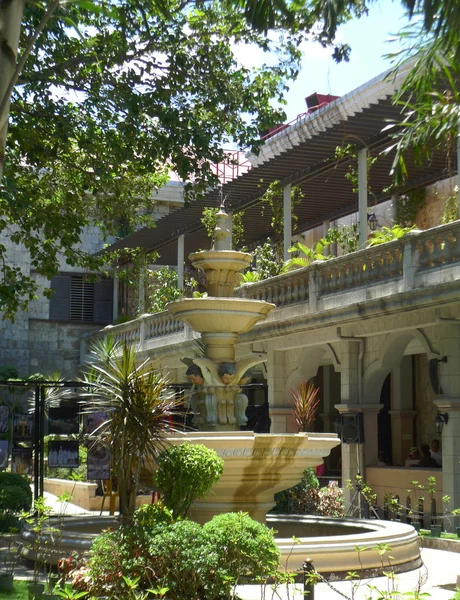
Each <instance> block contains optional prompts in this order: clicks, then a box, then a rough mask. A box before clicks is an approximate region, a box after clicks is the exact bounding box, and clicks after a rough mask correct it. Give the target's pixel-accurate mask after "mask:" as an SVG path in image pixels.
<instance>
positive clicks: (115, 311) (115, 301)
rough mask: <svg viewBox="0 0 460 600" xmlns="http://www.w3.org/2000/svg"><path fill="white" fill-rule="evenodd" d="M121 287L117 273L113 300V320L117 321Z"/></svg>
mask: <svg viewBox="0 0 460 600" xmlns="http://www.w3.org/2000/svg"><path fill="white" fill-rule="evenodd" d="M119 289H120V279H119V277H118V275H117V273H115V276H114V278H113V300H112V303H113V304H112V322H113V323H115V322H116V320H117V319H118V292H119Z"/></svg>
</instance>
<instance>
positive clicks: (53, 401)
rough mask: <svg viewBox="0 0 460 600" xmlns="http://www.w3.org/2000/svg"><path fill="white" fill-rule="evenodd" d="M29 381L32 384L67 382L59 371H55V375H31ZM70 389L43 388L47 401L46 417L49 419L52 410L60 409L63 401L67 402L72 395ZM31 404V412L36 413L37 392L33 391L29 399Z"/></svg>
mask: <svg viewBox="0 0 460 600" xmlns="http://www.w3.org/2000/svg"><path fill="white" fill-rule="evenodd" d="M27 381H30V382H31V383H35V382H38V383H40V382H43V381H47V382H56V383H58V384H59V383H64V382H65V381H66V379H65V377H63V376H62V375H61V374H60V373H59V371H53V373H49V374H44V373H33V374H32V375H29V377H28V378H27ZM70 391H71V390H70V388H68V387H63V386H60V385H57V386H56V387H49V386H46V387H43V388H42V393H43V395H44V399H45V415H46V417H48V412H49V409H50V408H58V407H59V406H60V405H61V401H62V400H65V399H66V398H68V397H69V395H70ZM28 404H29V412H30V413H33V412H35V391H34V390H31V391H30V393H29V398H28Z"/></svg>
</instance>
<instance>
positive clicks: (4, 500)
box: [0, 485, 30, 513]
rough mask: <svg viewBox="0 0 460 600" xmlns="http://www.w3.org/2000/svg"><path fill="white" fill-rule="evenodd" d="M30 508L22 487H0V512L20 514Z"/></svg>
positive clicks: (27, 496) (28, 498) (27, 497)
mask: <svg viewBox="0 0 460 600" xmlns="http://www.w3.org/2000/svg"><path fill="white" fill-rule="evenodd" d="M29 508H30V496H29V494H28V493H27V492H26V490H24V488H23V487H20V486H18V485H5V486H1V487H0V511H2V512H10V513H20V512H21V511H22V510H28V509H29Z"/></svg>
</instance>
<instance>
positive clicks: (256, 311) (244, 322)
mask: <svg viewBox="0 0 460 600" xmlns="http://www.w3.org/2000/svg"><path fill="white" fill-rule="evenodd" d="M275 308H276V306H275V305H274V304H270V303H268V302H264V301H262V300H247V299H245V298H183V299H182V300H176V301H175V302H170V303H169V304H168V306H167V310H168V311H169V312H170V313H172V314H173V315H174V317H175V318H176V319H178V320H179V321H185V322H186V323H187V324H188V325H190V327H191V328H192V329H194V330H195V331H198V332H199V333H229V334H238V333H245V332H246V331H249V330H250V329H252V327H254V325H256V323H258V322H259V321H262V320H263V319H265V318H266V317H267V315H269V314H270V313H271V311H272V310H274V309H275Z"/></svg>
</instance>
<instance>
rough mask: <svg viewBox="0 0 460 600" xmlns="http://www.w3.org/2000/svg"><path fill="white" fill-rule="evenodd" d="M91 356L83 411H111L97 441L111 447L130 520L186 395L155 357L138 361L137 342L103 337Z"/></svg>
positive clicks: (123, 507) (123, 519)
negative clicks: (144, 472) (173, 387)
mask: <svg viewBox="0 0 460 600" xmlns="http://www.w3.org/2000/svg"><path fill="white" fill-rule="evenodd" d="M91 360H92V362H91V365H90V366H89V368H88V371H87V372H86V374H85V376H84V379H83V380H84V381H85V383H87V384H88V388H89V391H88V393H87V394H86V396H87V400H86V401H85V405H84V410H83V412H84V413H86V414H88V413H94V412H101V413H107V414H108V417H107V418H106V420H105V421H104V423H103V424H102V425H101V426H100V427H99V428H98V430H97V431H96V432H95V433H96V436H95V437H96V440H95V441H96V442H97V443H102V444H105V445H108V446H109V447H110V448H111V451H112V465H113V468H114V470H115V472H116V475H117V482H118V493H119V498H120V516H121V523H122V525H126V524H129V523H131V521H132V518H133V514H134V511H135V509H136V495H137V490H138V487H139V479H140V473H141V467H142V465H143V464H149V463H151V462H152V461H154V460H155V459H156V457H157V455H158V453H159V452H160V451H161V450H162V449H163V448H165V446H166V441H165V430H166V428H168V430H169V431H171V429H174V426H173V425H172V424H171V423H170V418H169V417H170V415H171V414H172V412H174V413H175V414H177V409H178V408H179V407H180V405H181V400H180V398H179V397H177V395H176V394H175V393H174V392H171V391H170V390H169V389H168V379H167V378H166V377H165V376H164V375H163V374H162V373H161V372H158V371H156V370H154V369H153V367H152V363H151V362H150V361H145V362H143V363H142V364H136V348H135V346H130V345H128V344H126V343H117V342H113V340H102V341H100V342H98V343H96V344H95V345H94V346H93V348H92V350H91Z"/></svg>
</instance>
